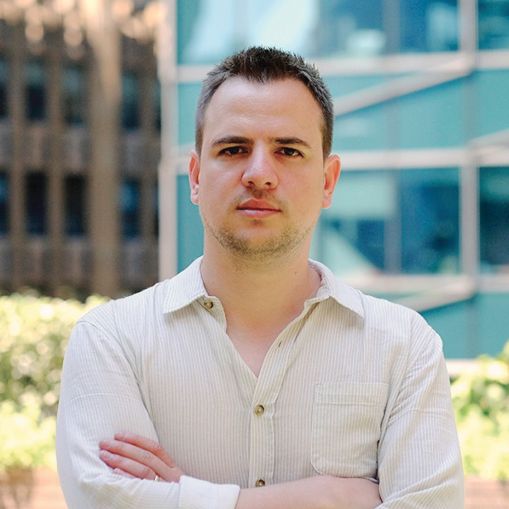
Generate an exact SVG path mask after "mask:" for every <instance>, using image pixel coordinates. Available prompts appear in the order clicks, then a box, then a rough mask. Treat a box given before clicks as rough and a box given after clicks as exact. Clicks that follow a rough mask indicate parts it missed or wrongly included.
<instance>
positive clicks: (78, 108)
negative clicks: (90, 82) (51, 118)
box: [62, 66, 87, 125]
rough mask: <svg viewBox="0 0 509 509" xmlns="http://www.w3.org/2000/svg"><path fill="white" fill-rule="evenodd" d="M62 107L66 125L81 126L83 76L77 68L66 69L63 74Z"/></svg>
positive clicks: (83, 94)
mask: <svg viewBox="0 0 509 509" xmlns="http://www.w3.org/2000/svg"><path fill="white" fill-rule="evenodd" d="M63 80H64V82H63V87H62V88H63V94H62V95H63V107H64V119H65V122H66V123H67V124H74V125H80V124H83V121H84V118H85V108H86V101H87V98H86V90H85V75H84V72H83V69H82V68H81V67H78V66H72V67H66V68H65V69H64V73H63Z"/></svg>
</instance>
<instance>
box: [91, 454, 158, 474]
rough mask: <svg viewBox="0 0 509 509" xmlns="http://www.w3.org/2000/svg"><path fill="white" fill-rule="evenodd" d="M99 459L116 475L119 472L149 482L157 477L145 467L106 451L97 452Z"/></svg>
mask: <svg viewBox="0 0 509 509" xmlns="http://www.w3.org/2000/svg"><path fill="white" fill-rule="evenodd" d="M99 457H100V458H101V460H102V461H104V463H106V465H108V466H109V467H110V468H112V469H113V471H117V473H118V471H119V470H120V471H122V472H123V473H124V474H128V475H129V476H131V477H136V478H138V479H147V480H151V481H153V480H154V479H155V478H156V476H157V474H156V473H155V472H154V471H153V470H152V469H151V468H149V467H147V466H146V465H143V464H141V463H139V462H137V461H134V460H132V459H129V458H126V457H124V456H120V455H118V454H114V453H111V452H109V451H106V450H102V451H99Z"/></svg>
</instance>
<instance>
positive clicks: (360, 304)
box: [318, 264, 441, 349]
mask: <svg viewBox="0 0 509 509" xmlns="http://www.w3.org/2000/svg"><path fill="white" fill-rule="evenodd" d="M318 267H319V270H320V272H321V275H322V280H323V282H324V284H325V285H326V286H327V287H328V288H327V292H328V293H329V294H330V296H331V297H332V298H333V299H334V300H335V301H336V302H337V303H338V304H339V305H340V306H342V307H346V308H348V309H350V310H351V311H354V312H355V314H356V315H357V316H358V317H359V320H357V324H358V326H360V327H361V328H362V329H363V331H364V337H365V339H367V340H370V341H376V342H381V343H384V344H386V345H389V344H390V345H393V346H401V347H403V348H405V349H407V348H411V349H413V348H417V349H418V348H420V347H421V346H423V345H424V344H425V343H429V342H431V343H434V344H437V343H440V344H441V340H440V338H439V337H438V335H437V334H436V332H435V331H434V330H433V329H432V328H431V327H430V326H429V324H428V323H427V322H426V320H425V319H424V318H423V317H422V316H421V315H420V314H419V313H418V312H417V311H415V310H413V309H410V308H408V307H406V306H403V305H401V304H398V303H395V302H391V301H389V300H387V299H383V298H380V297H375V296H372V295H368V294H366V293H364V292H362V291H360V290H358V289H355V288H353V287H352V286H350V285H348V284H347V283H345V282H344V281H342V280H341V279H340V278H338V277H337V276H336V275H334V274H333V273H332V271H331V270H330V269H329V268H327V267H326V266H324V265H321V264H318ZM361 324H362V325H361Z"/></svg>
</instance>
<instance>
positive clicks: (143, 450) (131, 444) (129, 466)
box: [99, 433, 184, 482]
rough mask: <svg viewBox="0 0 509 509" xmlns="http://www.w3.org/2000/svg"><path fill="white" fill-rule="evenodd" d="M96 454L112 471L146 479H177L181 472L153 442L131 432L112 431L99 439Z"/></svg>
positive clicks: (174, 480) (159, 446)
mask: <svg viewBox="0 0 509 509" xmlns="http://www.w3.org/2000/svg"><path fill="white" fill-rule="evenodd" d="M99 448H100V451H99V457H100V458H101V460H102V461H104V463H106V465H108V466H109V467H111V468H112V469H113V471H114V472H116V473H118V474H120V475H124V476H127V477H135V478H138V479H147V480H150V481H158V480H162V481H168V482H179V480H180V476H181V475H183V474H184V472H183V471H182V470H181V469H180V468H179V467H178V466H177V465H175V462H174V461H173V460H172V458H171V457H170V456H169V454H168V453H167V452H166V451H165V450H164V449H163V448H162V447H161V445H159V444H158V443H157V442H154V441H153V440H150V439H148V438H145V437H142V436H140V435H136V434H134V433H116V434H115V436H114V439H113V440H103V441H101V442H100V443H99Z"/></svg>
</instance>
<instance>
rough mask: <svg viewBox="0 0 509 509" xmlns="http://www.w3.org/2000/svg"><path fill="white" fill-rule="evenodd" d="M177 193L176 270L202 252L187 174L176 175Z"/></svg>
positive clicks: (197, 212) (196, 208)
mask: <svg viewBox="0 0 509 509" xmlns="http://www.w3.org/2000/svg"><path fill="white" fill-rule="evenodd" d="M177 193H178V194H177V207H178V214H177V217H178V225H177V239H178V242H177V245H178V253H177V255H178V270H182V269H184V268H185V267H187V266H188V265H189V264H190V263H191V262H192V261H193V260H194V259H195V258H197V257H198V256H201V255H202V254H203V226H202V223H201V218H200V213H199V210H198V207H197V206H196V205H194V204H193V203H191V200H190V199H189V194H190V189H189V181H188V178H187V175H179V176H178V177H177Z"/></svg>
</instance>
